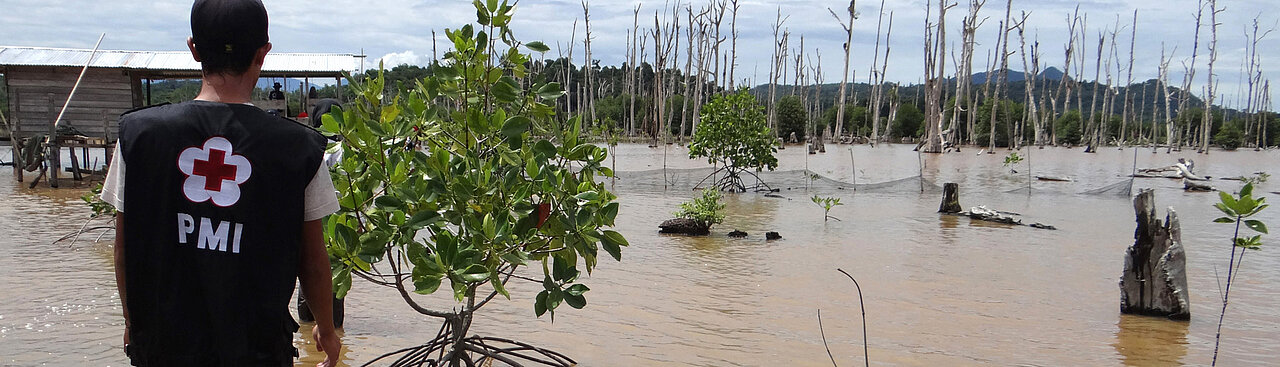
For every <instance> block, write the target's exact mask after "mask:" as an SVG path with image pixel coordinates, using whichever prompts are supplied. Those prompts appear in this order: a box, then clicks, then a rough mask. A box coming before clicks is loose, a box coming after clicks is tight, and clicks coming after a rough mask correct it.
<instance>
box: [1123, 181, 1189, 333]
mask: <svg viewBox="0 0 1280 367" xmlns="http://www.w3.org/2000/svg"><path fill="white" fill-rule="evenodd" d="M1133 209H1134V212H1135V213H1136V216H1137V222H1138V226H1137V230H1135V231H1134V235H1133V237H1134V243H1133V245H1132V246H1129V249H1128V250H1126V251H1125V255H1124V273H1123V274H1122V275H1121V277H1120V312H1123V313H1133V314H1142V315H1151V316H1164V317H1168V318H1171V319H1176V320H1189V319H1191V301H1190V299H1191V298H1190V297H1189V296H1188V294H1187V290H1188V288H1187V275H1186V274H1187V272H1186V265H1187V257H1186V253H1185V252H1184V251H1183V248H1182V229H1181V226H1180V224H1179V221H1178V214H1177V213H1175V212H1174V211H1173V208H1169V214H1168V216H1166V217H1165V221H1164V223H1161V222H1160V220H1159V219H1158V218H1156V213H1155V194H1154V193H1153V191H1152V190H1150V189H1147V190H1142V192H1141V193H1139V194H1138V196H1137V197H1136V198H1134V200H1133Z"/></svg>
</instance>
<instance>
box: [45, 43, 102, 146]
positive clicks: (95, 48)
mask: <svg viewBox="0 0 1280 367" xmlns="http://www.w3.org/2000/svg"><path fill="white" fill-rule="evenodd" d="M106 37H107V34H106V33H103V34H102V35H101V36H98V43H95V44H94V45H93V52H90V53H89V61H85V62H84V68H81V69H80V76H79V77H76V84H75V85H73V86H71V94H68V95H67V102H66V103H63V104H62V110H61V111H58V118H57V119H55V120H53V129H52V131H50V134H49V137H48V139H52V138H53V136H54V135H56V134H57V131H58V123H61V122H62V116H63V115H65V114H66V113H67V107H68V106H71V98H74V97H75V96H76V90H77V89H80V81H82V80H84V74H85V73H86V72H88V71H89V65H90V64H93V57H94V56H96V55H97V54H98V46H101V45H102V39H103V38H106Z"/></svg>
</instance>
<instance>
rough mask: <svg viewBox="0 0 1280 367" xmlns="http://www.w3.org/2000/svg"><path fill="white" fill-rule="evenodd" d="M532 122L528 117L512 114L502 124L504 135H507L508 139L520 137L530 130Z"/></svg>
mask: <svg viewBox="0 0 1280 367" xmlns="http://www.w3.org/2000/svg"><path fill="white" fill-rule="evenodd" d="M532 123H533V122H532V121H530V120H529V118H528V117H524V116H512V117H511V118H508V119H507V121H506V122H505V123H503V124H502V135H503V136H506V137H507V138H508V139H515V138H518V137H520V134H524V132H525V131H529V126H530V125H531V124H532Z"/></svg>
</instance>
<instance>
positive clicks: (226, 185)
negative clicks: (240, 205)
mask: <svg viewBox="0 0 1280 367" xmlns="http://www.w3.org/2000/svg"><path fill="white" fill-rule="evenodd" d="M234 152H235V150H234V149H232V147H231V142H230V141H227V139H226V138H223V137H221V136H215V137H212V138H209V139H208V140H205V142H204V145H203V146H201V147H190V148H187V149H185V150H183V151H182V154H180V155H179V156H178V170H180V171H182V173H183V174H184V175H186V176H187V179H186V180H184V181H183V183H182V193H183V194H184V195H186V196H187V199H188V200H191V201H192V202H196V203H201V202H205V201H213V204H214V205H217V206H221V207H227V206H231V205H234V204H235V203H236V202H237V201H240V184H242V183H244V182H245V181H247V180H248V179H249V176H250V175H251V174H252V173H253V165H252V164H250V163H249V160H248V159H247V158H245V157H244V156H242V155H237V154H235V153H234Z"/></svg>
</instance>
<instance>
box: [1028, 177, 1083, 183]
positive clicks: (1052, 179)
mask: <svg viewBox="0 0 1280 367" xmlns="http://www.w3.org/2000/svg"><path fill="white" fill-rule="evenodd" d="M1036 179H1037V180H1040V181H1053V182H1072V181H1075V180H1073V179H1071V178H1070V177H1058V176H1036Z"/></svg>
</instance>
